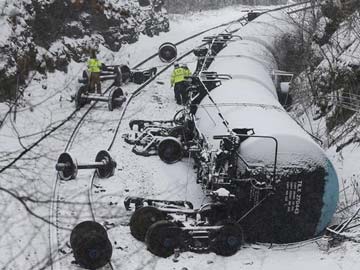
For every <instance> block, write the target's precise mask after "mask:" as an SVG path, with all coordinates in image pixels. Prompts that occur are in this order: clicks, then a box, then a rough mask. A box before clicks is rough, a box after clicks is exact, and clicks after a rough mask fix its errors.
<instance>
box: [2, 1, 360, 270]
mask: <svg viewBox="0 0 360 270" xmlns="http://www.w3.org/2000/svg"><path fill="white" fill-rule="evenodd" d="M242 9H243V7H230V8H225V9H222V10H217V11H207V12H202V13H200V14H193V15H191V16H190V15H189V16H180V15H177V16H171V31H170V32H169V33H161V34H160V35H159V36H158V37H154V38H149V37H146V36H141V37H140V40H139V41H138V42H137V43H135V44H132V45H126V46H124V47H123V48H122V49H121V50H120V51H119V52H117V53H114V52H111V51H109V50H107V49H106V48H104V47H100V50H101V53H100V58H101V59H102V60H103V61H104V62H106V63H107V64H114V63H125V64H128V65H130V66H134V65H135V64H136V63H138V62H140V61H141V60H142V59H144V58H145V57H147V56H149V55H150V54H152V53H153V52H156V51H157V49H158V47H159V45H160V44H162V43H163V42H165V41H171V42H177V41H179V40H181V39H182V38H183V37H186V36H190V35H192V34H194V33H196V32H198V31H200V30H203V29H204V28H209V27H211V26H214V25H217V24H219V23H222V22H226V21H230V20H232V19H235V18H238V17H239V16H240V15H241V14H242V13H241V10H242ZM224 28H225V27H223V28H221V29H218V30H215V31H212V32H210V33H208V34H207V35H210V34H215V33H218V32H221V30H224ZM2 35H3V33H2ZM2 35H1V36H2ZM269 35H270V36H271V34H269ZM69 42H71V41H69ZM200 43H201V37H199V38H195V39H194V40H192V41H189V42H187V43H184V44H182V45H180V46H178V50H179V52H180V53H182V52H185V51H187V50H189V49H191V48H193V47H194V46H197V45H198V44H200ZM56 48H57V47H56V44H55V45H54V47H53V48H52V49H53V50H54V51H56ZM184 62H187V63H189V64H190V67H191V68H192V69H193V68H194V65H195V58H194V56H189V57H187V58H186V59H184ZM153 66H158V67H163V66H164V64H163V63H161V62H160V60H158V59H154V60H152V61H150V62H149V63H147V64H146V65H144V66H143V67H141V68H146V67H153ZM83 69H84V64H83V63H75V62H71V63H70V65H69V67H68V72H67V73H66V74H65V73H62V72H59V71H57V72H55V73H51V74H47V76H46V77H44V76H43V75H40V74H35V75H34V79H33V80H32V81H31V83H30V84H29V86H28V88H27V89H26V91H25V99H24V103H22V104H21V107H20V108H18V111H17V115H16V122H15V121H14V120H13V116H14V115H11V118H7V120H6V121H5V123H4V125H3V126H2V127H1V130H0V141H1V152H0V154H1V156H0V164H1V166H3V165H5V164H7V163H8V162H9V161H10V160H11V159H12V158H14V157H15V156H16V155H18V154H19V152H20V151H22V146H21V145H20V142H21V143H22V144H24V145H25V146H27V145H30V144H31V143H33V142H34V141H35V140H37V139H38V138H40V136H41V135H42V134H43V133H44V132H45V131H48V130H49V129H50V128H51V127H52V126H54V125H55V124H57V123H59V121H61V120H62V119H64V118H66V117H67V116H68V115H70V113H71V112H72V111H73V109H74V104H73V103H70V102H69V100H70V96H71V95H73V94H74V92H75V91H76V89H77V88H78V86H79V85H78V83H77V78H78V77H79V76H80V75H81V73H82V70H83ZM170 72H171V70H168V71H166V72H165V73H164V74H163V75H161V76H160V77H159V78H158V79H157V80H156V81H155V83H152V84H151V85H150V86H148V87H147V88H146V89H145V91H144V92H142V93H141V94H140V95H139V96H137V97H136V98H135V99H134V101H132V102H131V103H130V105H129V108H128V111H127V112H126V114H125V119H124V120H125V121H124V123H123V124H122V125H121V128H120V134H118V137H117V140H116V141H115V145H114V148H113V149H112V151H111V153H112V155H113V157H114V158H115V160H116V161H117V163H118V167H117V170H116V174H115V176H114V177H112V178H110V179H102V180H97V181H96V182H95V186H94V193H93V200H94V202H95V216H96V217H97V221H99V222H100V223H103V224H104V223H105V222H107V224H110V225H109V228H110V229H109V230H108V233H109V238H110V240H111V241H112V244H113V247H114V252H113V263H114V266H115V269H124V270H127V269H129V270H130V269H131V270H133V269H159V270H161V269H164V270H165V269H166V270H168V269H176V270H177V269H179V270H180V269H184V268H185V267H186V268H187V269H189V270H197V269H216V270H217V269H249V270H250V269H251V270H257V269H259V270H260V269H264V270H265V269H266V270H271V269H289V268H292V269H294V270H295V269H304V268H309V269H313V268H317V269H319V270H320V269H328V270H332V269H346V270H352V269H354V270H355V269H358V265H359V262H360V261H359V256H358V255H359V252H360V249H359V247H358V245H357V244H355V243H352V242H346V243H344V244H342V245H340V246H339V247H337V248H333V249H330V250H329V251H328V252H324V251H320V250H319V248H318V246H317V245H316V243H314V242H313V241H310V242H305V243H299V244H293V245H288V246H282V245H274V246H273V247H272V248H269V246H268V245H265V244H259V245H255V244H254V245H245V246H244V247H243V248H242V249H241V250H240V251H239V252H238V253H237V254H236V255H234V256H232V257H220V256H217V255H215V254H214V253H210V254H195V253H191V252H186V253H182V254H180V257H179V258H178V259H177V260H178V261H176V260H175V261H174V260H173V258H172V257H170V258H167V259H163V258H158V257H156V256H153V255H152V254H151V253H150V252H149V251H147V250H146V247H145V245H144V243H141V242H138V241H137V240H135V239H134V238H133V237H132V236H131V235H130V232H129V227H128V226H127V224H128V221H129V219H130V215H131V213H129V212H126V211H125V209H124V207H123V200H124V198H125V197H126V196H129V195H133V196H147V197H152V198H162V199H182V200H184V199H186V200H191V201H192V202H193V203H194V204H195V206H199V205H200V204H201V203H202V202H203V201H204V200H206V198H204V195H203V193H202V191H201V188H200V186H199V185H197V184H196V183H195V181H194V179H195V175H194V171H193V169H192V163H191V161H189V159H186V158H185V159H183V160H182V161H181V162H179V163H177V164H173V165H167V164H164V163H163V162H161V161H160V159H159V158H158V157H157V156H155V157H149V158H145V157H139V156H136V155H135V154H133V153H132V152H131V146H129V145H127V144H126V143H124V142H123V139H121V135H122V134H125V133H127V132H129V131H130V130H129V127H128V125H127V124H128V121H129V120H132V119H164V118H165V119H171V118H172V116H173V114H174V113H175V111H176V110H178V109H180V108H181V107H180V106H177V105H176V104H175V102H174V97H173V91H172V90H171V89H170V84H169V77H170ZM44 86H45V87H44ZM106 86H107V84H104V85H103V89H105V88H106ZM44 88H45V89H44ZM123 88H124V90H125V91H126V92H127V93H128V94H129V93H131V92H133V91H134V90H135V89H136V88H137V86H135V85H127V86H124V87H123ZM7 109H8V107H7V106H5V105H2V104H1V105H0V112H1V115H3V113H4V112H6V111H7ZM84 112H85V108H83V109H81V110H80V111H79V112H78V113H77V114H76V115H75V117H74V118H73V120H72V121H70V122H69V123H67V124H66V125H65V126H63V127H62V128H61V129H60V130H58V131H57V132H55V133H54V134H53V135H52V136H50V137H49V138H48V139H46V140H45V141H43V142H42V143H41V144H40V145H39V146H37V147H36V148H34V149H33V151H31V152H30V153H29V154H28V155H26V156H25V157H24V158H23V159H22V160H20V161H19V162H18V163H17V164H16V166H15V167H13V168H14V169H9V170H7V171H6V172H5V173H4V174H0V181H1V182H2V185H1V186H2V187H6V188H9V189H11V190H12V191H16V192H17V193H18V194H19V195H20V196H24V195H26V194H30V195H31V196H32V197H33V198H36V199H39V200H49V199H51V195H52V192H53V186H54V181H55V179H56V173H55V170H54V165H55V163H56V160H57V157H58V155H59V154H60V153H61V152H62V151H63V150H64V148H65V145H66V141H67V139H68V137H69V135H70V133H71V131H72V129H73V128H74V127H75V125H76V123H77V121H78V120H79V118H80V117H81V116H82V115H83V113H84ZM120 113H121V112H120V110H115V111H114V112H109V111H108V110H107V105H106V104H103V103H99V104H97V105H96V106H95V108H94V110H93V111H92V112H91V113H90V114H89V115H88V116H87V118H86V120H85V121H84V123H83V125H82V126H81V129H80V131H79V133H78V134H77V137H76V139H75V141H74V143H73V145H72V147H71V149H70V151H71V153H72V154H73V155H74V157H76V158H77V160H78V161H83V162H84V161H85V162H86V161H92V160H93V159H94V157H95V155H96V153H97V152H98V151H99V150H102V149H105V148H107V147H108V144H109V141H110V139H111V137H112V136H113V134H114V130H115V127H116V125H117V120H118V119H119V117H120ZM14 127H16V130H17V132H18V133H19V134H20V135H21V137H22V138H21V140H20V141H19V139H18V136H17V134H16V133H15V131H14ZM5 152H9V155H6V156H5V154H4V153H5ZM329 153H330V154H331V157H332V160H333V161H334V162H335V164H336V167H337V169H338V170H339V173H340V175H341V177H342V178H343V179H347V180H348V181H350V180H349V179H350V178H349V176H352V175H358V174H359V171H358V169H357V168H356V166H357V163H356V161H357V160H358V158H359V155H360V154H359V152H358V151H357V149H354V150H352V149H350V148H346V151H344V152H343V155H344V157H345V158H344V159H343V160H338V158H339V157H338V156H337V154H336V153H335V151H334V149H330V150H329ZM17 168H21V170H19V169H17ZM91 175H92V172H91V171H80V172H79V174H78V178H77V179H76V180H74V181H71V182H62V183H61V185H60V186H59V195H58V197H56V199H58V200H60V201H62V202H67V203H64V204H60V205H59V209H57V211H56V213H55V214H56V217H57V218H58V219H57V220H58V222H59V223H58V225H60V226H62V227H65V228H67V229H69V230H59V238H60V240H61V242H60V246H61V250H60V251H59V252H58V251H57V247H56V246H55V247H54V246H53V247H52V249H53V250H54V251H55V252H56V254H57V258H58V259H59V261H54V269H79V267H77V266H76V265H74V264H72V263H71V262H72V261H73V256H72V253H71V249H70V248H69V247H67V246H66V243H67V242H68V241H69V235H70V229H72V228H73V227H74V226H75V225H76V224H77V223H78V222H80V221H83V220H86V219H91V216H90V214H89V211H88V205H87V201H88V197H87V190H88V187H89V179H90V176H91ZM0 196H1V197H0V198H1V203H0V207H1V209H2V216H1V217H0V223H1V224H2V226H1V228H0V235H2V238H1V244H0V250H1V251H2V256H1V257H0V265H1V267H3V268H4V269H30V268H31V267H33V269H42V267H43V266H44V265H46V263H47V260H48V259H49V225H48V224H46V223H44V222H43V221H39V220H38V219H36V218H34V217H33V216H31V215H29V214H28V213H27V212H26V211H25V210H24V208H23V206H22V205H20V204H19V203H18V202H17V201H16V200H14V198H12V197H10V196H9V195H7V194H4V193H1V194H0ZM28 204H29V205H30V208H31V209H32V210H34V211H35V212H36V213H37V214H38V215H41V216H43V217H45V218H47V217H48V215H49V207H50V204H49V203H35V204H34V203H31V202H28ZM14 213H16V214H15V215H14ZM111 223H114V226H112V225H111ZM50 228H51V226H50ZM115 242H116V243H115ZM47 269H50V267H47Z"/></svg>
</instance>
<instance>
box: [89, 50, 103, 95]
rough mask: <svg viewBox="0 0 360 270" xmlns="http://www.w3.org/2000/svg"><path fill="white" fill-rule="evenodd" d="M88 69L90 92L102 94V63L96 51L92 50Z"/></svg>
mask: <svg viewBox="0 0 360 270" xmlns="http://www.w3.org/2000/svg"><path fill="white" fill-rule="evenodd" d="M87 65H88V71H89V73H90V89H89V90H90V92H95V86H96V92H97V93H98V94H101V83H100V71H101V65H102V63H101V62H100V61H99V60H98V59H97V58H96V52H95V51H91V57H90V59H89V61H88V63H87Z"/></svg>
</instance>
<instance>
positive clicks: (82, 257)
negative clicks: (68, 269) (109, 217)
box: [70, 221, 112, 269]
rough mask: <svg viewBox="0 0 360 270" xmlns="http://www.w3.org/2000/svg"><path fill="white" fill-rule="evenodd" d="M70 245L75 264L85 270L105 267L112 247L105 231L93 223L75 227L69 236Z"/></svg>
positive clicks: (84, 223)
mask: <svg viewBox="0 0 360 270" xmlns="http://www.w3.org/2000/svg"><path fill="white" fill-rule="evenodd" d="M70 244H71V247H72V249H73V252H74V257H75V260H76V262H77V263H78V264H79V265H80V266H82V267H84V268H87V269H97V268H100V267H102V266H104V265H106V264H107V263H108V262H109V261H110V259H111V256H112V246H111V242H110V241H109V238H108V235H107V232H106V230H105V229H104V227H103V226H101V225H100V224H99V223H97V222H94V221H84V222H82V223H79V224H78V225H76V226H75V228H74V229H73V230H72V232H71V235H70Z"/></svg>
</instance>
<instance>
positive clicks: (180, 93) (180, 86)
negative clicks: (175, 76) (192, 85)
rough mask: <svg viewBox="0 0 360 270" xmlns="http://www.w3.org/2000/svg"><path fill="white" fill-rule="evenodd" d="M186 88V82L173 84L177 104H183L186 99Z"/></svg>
mask: <svg viewBox="0 0 360 270" xmlns="http://www.w3.org/2000/svg"><path fill="white" fill-rule="evenodd" d="M187 88H188V84H187V82H185V81H183V82H178V83H176V84H175V86H174V94H175V100H176V103H177V104H179V105H180V104H185V103H186V101H187V100H188V96H187V93H186V90H187Z"/></svg>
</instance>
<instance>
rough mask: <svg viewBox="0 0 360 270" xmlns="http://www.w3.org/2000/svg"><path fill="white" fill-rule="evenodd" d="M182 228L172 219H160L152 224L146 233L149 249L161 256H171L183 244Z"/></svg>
mask: <svg viewBox="0 0 360 270" xmlns="http://www.w3.org/2000/svg"><path fill="white" fill-rule="evenodd" d="M181 234H182V231H181V229H180V228H179V227H178V226H177V225H176V224H174V223H173V222H170V221H165V220H162V221H158V222H156V223H154V224H153V225H151V227H150V228H149V230H148V231H147V233H146V237H145V242H146V245H147V248H148V250H149V251H150V252H151V253H153V254H155V255H157V256H159V257H163V258H166V257H169V256H171V255H172V254H174V251H175V249H177V248H180V247H181V244H182V237H181Z"/></svg>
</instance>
